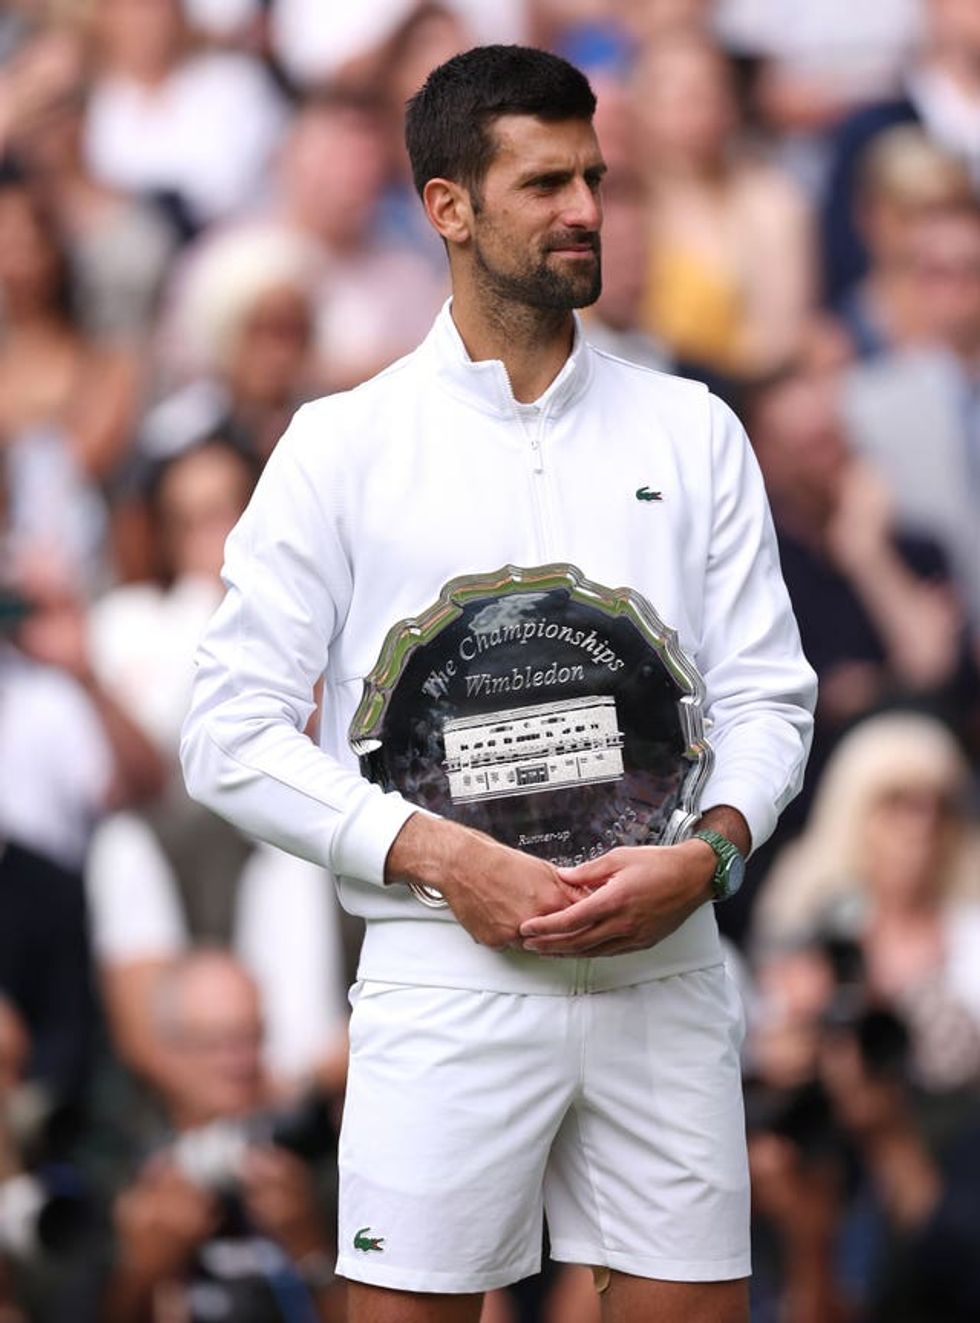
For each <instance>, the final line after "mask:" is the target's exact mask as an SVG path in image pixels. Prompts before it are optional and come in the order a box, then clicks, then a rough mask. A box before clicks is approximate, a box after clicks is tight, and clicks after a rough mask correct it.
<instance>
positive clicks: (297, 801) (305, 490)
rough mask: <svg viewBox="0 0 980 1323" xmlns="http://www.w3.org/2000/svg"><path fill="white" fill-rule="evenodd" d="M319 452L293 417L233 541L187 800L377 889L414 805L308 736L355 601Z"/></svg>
mask: <svg viewBox="0 0 980 1323" xmlns="http://www.w3.org/2000/svg"><path fill="white" fill-rule="evenodd" d="M314 444H315V445H322V444H327V441H326V439H324V438H322V437H320V436H317V435H316V434H315V431H314V421H313V418H312V416H311V411H310V410H309V409H302V410H300V411H299V413H298V414H297V415H296V417H295V418H294V420H293V422H292V424H291V425H290V427H289V429H288V430H287V432H286V434H285V436H284V437H283V439H282V440H281V441H280V443H279V445H278V446H277V447H276V450H275V452H274V453H273V455H272V457H271V459H270V460H269V463H268V465H267V466H266V469H265V472H264V473H263V475H262V478H261V480H260V482H259V484H258V487H257V488H256V491H255V494H254V496H253V498H252V501H251V502H250V504H249V507H248V509H247V510H246V512H245V514H244V515H243V516H242V518H241V520H240V521H239V523H238V524H237V526H236V527H235V529H234V530H233V532H232V533H231V535H230V537H229V539H228V543H227V546H226V548H225V565H224V569H223V571H222V577H223V579H224V582H225V586H226V588H227V593H226V596H225V598H224V601H223V602H222V604H221V606H220V607H219V608H218V610H217V612H216V613H215V615H214V617H213V618H212V620H211V623H210V625H209V626H208V629H207V631H206V633H205V635H204V639H203V641H202V643H201V646H200V649H199V652H198V657H197V674H196V678H195V683H194V691H193V696H192V700H191V709H190V712H189V715H188V717H187V720H186V722H185V724H184V730H183V737H182V741H181V761H182V764H183V768H184V776H185V779H186V781H187V787H188V790H189V791H190V793H191V795H193V796H194V798H195V799H198V800H200V801H201V803H203V804H206V805H207V806H208V807H209V808H210V809H212V810H213V811H214V812H215V813H218V814H220V816H222V817H224V818H227V819H228V820H229V821H231V822H233V823H235V825H236V826H238V827H240V828H241V829H242V830H243V831H246V832H248V833H250V834H251V835H253V836H257V837H260V838H261V839H262V840H266V841H269V842H270V843H271V844H273V845H277V846H280V847H281V848H282V849H285V850H289V851H291V852H292V853H293V854H297V855H299V856H301V857H302V858H304V859H308V860H310V861H311V862H313V863H318V864H322V865H325V866H326V867H328V868H330V869H331V870H332V871H333V872H334V873H335V874H338V875H340V876H344V877H352V878H358V879H360V880H362V881H367V882H373V883H377V884H381V883H383V880H384V864H385V858H386V856H387V853H388V849H389V847H390V845H391V842H392V841H393V840H394V838H395V836H396V835H397V834H398V832H399V830H400V829H401V827H402V825H403V824H404V822H405V821H406V819H407V818H408V817H409V816H411V814H412V813H413V812H414V811H415V809H414V806H413V805H411V804H409V803H407V802H406V801H405V800H403V799H402V798H401V797H400V796H399V795H397V794H386V793H384V792H383V791H381V790H380V789H379V788H378V787H377V786H374V785H371V784H370V783H369V782H367V781H366V780H364V779H363V778H362V777H361V776H360V775H359V774H358V773H357V771H356V770H354V769H353V767H345V766H344V765H342V763H341V762H340V761H339V760H338V759H336V758H334V757H332V756H331V755H329V754H327V753H326V752H324V751H323V750H322V749H320V748H318V747H317V746H316V745H315V744H314V743H313V742H312V741H311V740H310V739H309V738H307V736H306V735H305V734H304V733H303V732H304V728H305V727H306V724H307V721H308V720H309V718H310V715H311V713H312V711H313V707H314V700H313V688H314V685H315V684H316V682H317V680H318V679H319V678H320V676H321V675H322V674H323V672H324V669H325V666H326V664H327V659H328V653H329V648H330V643H331V639H332V638H333V635H334V633H335V631H336V630H337V629H338V627H339V624H340V622H342V621H343V619H344V616H345V612H346V607H347V604H348V602H349V599H350V593H351V569H350V564H349V558H348V557H347V555H346V554H345V552H344V548H343V545H342V540H341V536H340V532H339V529H338V526H337V525H338V520H337V518H336V517H335V516H334V515H333V514H332V513H330V512H329V511H328V509H327V508H326V506H327V499H325V498H328V497H329V493H324V492H322V491H320V490H318V489H317V484H316V483H315V482H314V480H313V478H312V476H311V474H310V472H309V470H308V468H307V466H306V464H305V462H304V460H305V456H306V454H308V453H309V450H310V448H311V446H312V445H314Z"/></svg>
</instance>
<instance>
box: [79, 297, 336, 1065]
mask: <svg viewBox="0 0 980 1323" xmlns="http://www.w3.org/2000/svg"><path fill="white" fill-rule="evenodd" d="M265 274H266V275H267V276H268V274H269V272H268V271H267V272H266V273H265ZM258 467H259V466H258V463H257V461H256V460H254V459H253V458H249V457H247V456H246V455H244V454H243V453H242V452H241V451H240V450H239V449H237V448H236V447H235V446H234V445H232V444H230V443H229V442H228V441H227V439H225V438H222V437H213V438H211V439H210V440H207V441H205V442H204V443H203V444H200V445H197V446H192V447H191V448H190V449H188V450H186V451H184V452H182V453H178V454H177V455H176V456H171V457H170V458H169V459H166V460H164V461H162V462H161V463H160V464H159V465H158V467H157V469H156V471H155V474H154V480H153V482H152V485H151V487H150V491H149V505H150V510H151V515H152V528H153V533H154V547H155V554H154V557H153V559H154V561H155V565H156V571H157V574H156V577H155V578H154V579H152V580H147V581H144V582H142V583H131V584H126V585H123V586H120V587H117V588H115V589H113V590H111V591H110V592H109V593H107V594H106V595H104V596H103V597H102V598H101V599H100V600H99V601H98V602H97V603H96V604H95V606H94V607H93V609H92V611H91V613H90V617H89V634H90V638H91V649H92V656H93V660H94V665H95V669H96V671H97V673H98V674H99V676H100V677H101V679H102V682H103V683H104V684H105V686H106V687H107V688H110V689H111V690H112V691H113V693H115V694H116V695H117V697H118V701H119V703H120V704H121V705H122V706H123V707H124V708H125V709H126V711H128V712H129V713H130V714H131V718H132V720H133V721H134V722H136V723H138V724H139V726H140V729H141V730H142V731H143V732H144V733H145V736H146V737H147V738H148V739H150V740H151V741H152V742H153V745H154V747H155V748H156V749H157V750H158V752H159V756H160V757H161V759H162V760H163V761H164V763H165V765H166V767H167V772H168V779H167V783H166V787H165V791H164V793H163V794H162V795H160V796H158V797H157V798H156V799H155V800H154V801H153V802H151V803H149V804H147V805H145V806H144V807H143V808H142V809H141V811H140V812H139V813H136V812H128V813H125V814H118V815H115V816H113V817H111V818H109V819H107V820H106V821H105V822H104V823H102V824H101V826H100V828H99V830H98V831H97V833H96V836H95V839H94V841H93V844H92V849H91V852H90V855H89V859H88V866H87V870H86V885H87V890H88V898H89V909H90V913H91V920H92V937H93V945H94V949H95V955H96V960H97V963H98V967H99V973H100V976H101V987H102V992H103V995H104V998H105V1003H106V1008H107V1011H108V1014H109V1022H110V1027H111V1028H112V1030H113V1035H114V1039H115V1042H116V1046H117V1049H118V1050H119V1052H120V1054H121V1056H122V1058H123V1060H124V1061H125V1062H126V1063H127V1064H128V1065H129V1066H131V1067H132V1068H133V1069H134V1070H136V1071H137V1073H139V1074H140V1075H142V1076H144V1077H146V1078H149V1079H151V1080H153V1081H160V1080H161V1079H164V1078H165V1076H166V1067H167V1062H166V1061H165V1060H163V1061H161V1059H160V1058H159V1056H158V1055H157V1054H155V1053H154V1044H155V1042H156V1037H155V1035H154V1034H153V1033H152V1032H150V1026H149V1023H148V1021H149V1016H150V1008H151V999H152V997H153V989H154V986H155V984H156V981H157V979H158V977H159V975H160V971H161V969H164V968H165V967H166V966H167V964H168V962H169V961H171V960H172V959H173V958H174V957H175V956H177V955H179V954H180V953H181V952H182V951H184V950H185V949H186V948H187V946H188V945H189V944H190V943H194V942H202V941H204V942H211V943H215V942H217V943H221V944H223V945H233V946H234V947H235V949H236V950H237V951H238V952H239V954H240V955H241V957H242V959H243V960H244V961H245V962H246V964H247V965H248V967H249V968H250V969H251V971H252V972H253V974H254V975H255V977H256V978H257V979H258V981H259V983H260V986H261V987H262V992H263V1000H264V1001H265V1004H266V1009H267V1013H268V1017H269V1030H270V1032H269V1035H268V1040H267V1051H268V1057H267V1064H268V1066H269V1069H270V1072H271V1073H272V1075H273V1076H274V1077H275V1079H276V1081H277V1083H278V1084H279V1085H281V1086H282V1087H287V1086H288V1087H295V1085H296V1082H297V1081H298V1080H300V1079H302V1078H304V1077H306V1076H308V1075H310V1074H312V1073H313V1072H314V1071H316V1070H318V1069H320V1070H323V1071H324V1072H325V1073H326V1074H327V1076H329V1078H330V1080H331V1082H332V1083H333V1084H335V1085H336V1084H337V1082H338V1081H339V1080H340V1079H342V1077H343V1070H344V1052H345V1047H346V1039H345V1024H346V1015H345V1010H344V1004H343V991H344V978H343V972H342V968H341V964H342V962H341V955H340V950H339V937H338V926H337V919H336V904H335V901H334V898H333V889H332V888H331V887H330V886H329V883H328V880H327V878H326V875H325V874H324V873H323V871H322V870H321V869H317V868H314V867H313V866H312V865H311V864H307V863H305V862H304V861H302V860H299V859H296V858H294V857H293V856H289V855H285V854H283V853H282V852H280V851H277V850H273V849H271V848H266V847H262V848H259V849H255V847H254V845H253V842H251V841H248V840H246V839H245V838H244V837H243V836H242V835H241V834H240V833H239V832H237V831H236V830H235V829H234V828H233V827H231V826H229V825H228V824H227V823H225V822H223V821H222V820H221V819H219V818H217V817H215V816H214V815H213V814H211V813H209V812H208V811H207V810H205V809H202V808H201V807H200V806H198V805H197V804H195V803H193V801H191V800H190V799H189V798H188V796H187V793H186V791H185V789H184V785H183V780H182V778H181V777H180V775H179V773H178V772H177V771H176V754H177V743H178V737H179V733H180V725H181V721H182V720H183V716H184V713H185V712H186V710H187V706H188V703H189V697H190V689H191V681H192V676H193V656H194V650H195V648H196V646H197V641H198V638H199V637H200V634H201V633H202V631H203V629H204V625H205V624H206V622H207V620H208V618H209V617H210V615H211V613H212V611H213V610H214V608H215V607H216V606H217V604H218V602H219V601H220V600H221V593H222V588H221V582H220V578H219V572H220V569H221V561H222V554H223V548H224V541H225V537H226V536H227V534H228V532H229V531H230V529H231V527H232V526H233V524H234V523H235V521H236V520H237V519H238V516H239V515H240V514H241V511H242V510H243V509H244V507H245V504H246V502H247V500H248V497H249V494H250V492H251V489H252V486H253V483H254V481H255V478H256V475H257V472H258Z"/></svg>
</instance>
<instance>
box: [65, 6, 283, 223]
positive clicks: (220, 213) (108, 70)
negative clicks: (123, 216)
mask: <svg viewBox="0 0 980 1323" xmlns="http://www.w3.org/2000/svg"><path fill="white" fill-rule="evenodd" d="M91 35H92V41H93V53H94V58H95V63H96V74H95V78H94V81H93V84H92V90H91V95H90V97H89V101H88V105H87V108H86V113H85V152H86V159H87V161H88V164H89V166H90V168H91V170H92V173H93V174H94V176H95V177H96V178H97V179H99V180H101V181H102V182H103V183H105V184H108V185H110V186H111V187H114V188H118V189H121V190H123V191H125V192H127V193H133V194H146V195H151V196H155V197H157V198H158V199H159V200H161V201H162V202H164V203H165V204H166V205H168V206H169V207H170V209H171V211H172V214H173V215H174V216H175V218H176V219H177V220H178V221H179V223H180V224H181V225H182V226H183V227H184V228H185V230H187V231H189V232H193V231H194V230H195V229H197V228H198V227H200V226H202V225H206V224H209V223H210V222H212V221H215V220H217V219H219V218H222V217H226V216H229V215H231V214H233V213H235V212H237V211H240V210H242V208H244V207H245V206H249V205H254V203H255V200H256V196H257V195H261V193H262V188H263V183H264V179H265V172H266V170H267V168H268V166H269V162H270V158H271V156H272V153H273V151H274V150H275V147H276V145H277V143H278V141H279V138H280V136H281V133H282V130H283V128H284V124H285V117H286V115H285V107H284V106H283V104H282V101H281V99H280V96H279V94H278V92H277V91H276V89H275V85H274V84H273V82H272V80H271V79H270V77H269V76H268V74H267V73H266V71H265V69H264V68H263V66H262V65H261V64H259V63H258V62H257V61H255V60H253V59H251V58H250V57H248V56H246V55H243V54H239V53H235V52H217V51H211V52H209V51H195V50H194V49H193V47H192V45H191V42H190V37H189V33H188V30H187V27H186V24H185V20H184V16H183V8H182V5H181V0H95V4H94V6H93V22H92V31H91Z"/></svg>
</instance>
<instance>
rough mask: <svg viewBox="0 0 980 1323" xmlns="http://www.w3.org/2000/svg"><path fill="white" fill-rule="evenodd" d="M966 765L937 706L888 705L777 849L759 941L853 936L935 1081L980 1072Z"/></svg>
mask: <svg viewBox="0 0 980 1323" xmlns="http://www.w3.org/2000/svg"><path fill="white" fill-rule="evenodd" d="M969 790H970V773H969V768H968V766H967V764H966V761H965V759H964V758H963V756H962V754H961V752H960V750H959V747H958V745H957V743H956V741H955V739H954V737H953V736H952V734H951V733H950V732H949V731H948V730H947V729H946V727H945V726H943V725H942V724H941V723H940V722H938V721H936V720H935V719H934V718H932V717H928V716H925V715H921V714H918V713H910V712H893V713H883V714H880V715H878V716H874V717H870V718H869V719H868V720H866V721H863V722H862V723H861V724H860V725H859V726H857V727H855V728H854V729H853V730H852V731H851V732H850V733H849V734H848V735H847V736H846V737H845V738H844V739H843V740H842V741H841V742H840V744H839V745H838V747H837V749H836V751H835V752H834V754H833V756H832V757H831V759H830V760H829V761H828V763H827V767H826V770H825V772H824V775H823V778H822V781H821V783H820V786H819V788H818V791H817V795H816V798H815V800H814V804H813V809H812V812H811V815H810V819H809V825H808V827H807V829H806V830H805V831H804V833H803V834H802V836H801V837H800V838H799V839H798V840H797V841H795V842H793V843H792V844H790V845H788V846H787V847H786V848H785V849H784V850H783V851H782V853H781V854H779V855H778V856H777V858H776V862H775V864H774V865H773V868H772V870H771V872H770V873H769V875H768V877H767V878H766V880H765V882H764V884H763V887H762V890H761V891H760V893H759V898H758V902H757V908H756V916H755V934H754V935H755V941H756V945H757V947H758V948H759V949H762V950H764V949H766V948H770V949H771V948H772V947H773V946H778V945H782V944H792V943H796V942H805V941H806V940H807V939H808V938H811V937H813V936H815V935H817V934H819V933H836V934H841V935H847V936H851V937H853V938H854V939H855V940H856V941H857V942H858V943H859V945H860V947H861V949H862V952H863V956H864V963H865V970H866V978H867V983H868V988H869V991H870V993H871V995H872V996H873V997H875V998H876V999H878V1000H880V1001H883V1002H885V1003H887V1004H890V1005H891V1006H893V1007H894V1008H895V1009H896V1010H897V1011H898V1012H899V1013H900V1014H901V1015H902V1016H903V1017H904V1018H905V1019H906V1021H907V1024H908V1026H909V1029H910V1032H911V1038H912V1068H913V1071H914V1074H915V1076H916V1078H917V1081H918V1082H919V1083H920V1084H922V1085H923V1086H925V1087H926V1088H928V1089H933V1090H943V1089H950V1088H955V1087H958V1086H960V1085H964V1084H969V1083H971V1082H974V1083H975V1082H976V1081H977V1080H978V1079H980V832H978V829H977V824H976V820H975V817H974V816H973V815H972V814H971V813H970V809H969V804H968V794H969Z"/></svg>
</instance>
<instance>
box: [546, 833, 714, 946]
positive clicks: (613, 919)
mask: <svg viewBox="0 0 980 1323" xmlns="http://www.w3.org/2000/svg"><path fill="white" fill-rule="evenodd" d="M556 871H557V873H558V876H559V878H560V880H561V881H562V883H563V884H564V885H565V886H566V887H569V888H571V889H573V890H576V891H578V892H579V898H578V899H576V900H575V901H573V902H572V903H571V904H569V905H568V906H567V907H566V908H564V909H562V910H559V911H556V912H552V913H550V914H542V915H537V916H534V917H533V918H529V919H527V920H525V922H524V923H522V924H521V928H520V934H521V945H522V947H523V949H524V950H525V951H534V952H536V953H537V954H539V955H552V956H604V955H622V954H624V953H625V952H628V951H643V950H645V949H646V948H647V947H651V946H655V945H656V944H657V942H660V941H662V940H663V939H664V938H665V937H667V936H669V934H670V933H672V932H673V931H674V930H675V929H676V928H679V927H680V925H681V924H682V923H683V922H684V920H685V919H687V918H688V917H689V915H691V914H693V912H694V911H695V910H696V909H697V908H698V907H699V906H700V905H703V904H704V902H705V901H706V900H708V899H709V898H710V888H709V884H710V880H711V877H712V874H713V873H714V854H713V852H712V851H711V848H710V847H709V846H706V845H705V844H704V842H703V841H691V842H685V843H684V844H683V845H671V846H656V845H642V846H621V847H618V848H617V849H615V850H610V851H609V852H608V854H604V855H600V856H599V858H597V859H591V860H589V862H588V863H585V864H580V865H579V866H578V867H577V868H559V869H557V870H556Z"/></svg>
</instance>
